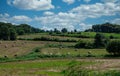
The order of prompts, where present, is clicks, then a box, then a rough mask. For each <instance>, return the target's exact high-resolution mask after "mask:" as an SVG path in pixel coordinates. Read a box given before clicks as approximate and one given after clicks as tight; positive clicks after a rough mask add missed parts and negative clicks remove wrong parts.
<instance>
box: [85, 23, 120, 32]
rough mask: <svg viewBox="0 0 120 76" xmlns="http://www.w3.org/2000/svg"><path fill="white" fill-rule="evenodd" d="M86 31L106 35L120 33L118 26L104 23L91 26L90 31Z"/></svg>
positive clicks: (119, 26)
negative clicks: (104, 33)
mask: <svg viewBox="0 0 120 76" xmlns="http://www.w3.org/2000/svg"><path fill="white" fill-rule="evenodd" d="M86 31H94V32H106V33H120V25H117V24H111V23H104V24H97V25H93V26H92V29H91V30H90V29H89V30H86Z"/></svg>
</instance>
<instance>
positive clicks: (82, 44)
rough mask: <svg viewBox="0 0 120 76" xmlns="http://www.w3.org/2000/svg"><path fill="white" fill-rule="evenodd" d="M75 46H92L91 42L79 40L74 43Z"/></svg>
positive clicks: (86, 47) (90, 47)
mask: <svg viewBox="0 0 120 76" xmlns="http://www.w3.org/2000/svg"><path fill="white" fill-rule="evenodd" d="M75 48H85V49H92V48H93V43H92V42H85V41H79V42H78V43H77V44H76V45H75Z"/></svg>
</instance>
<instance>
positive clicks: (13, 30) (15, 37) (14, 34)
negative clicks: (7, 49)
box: [10, 28, 17, 40]
mask: <svg viewBox="0 0 120 76" xmlns="http://www.w3.org/2000/svg"><path fill="white" fill-rule="evenodd" d="M16 39H17V33H16V31H15V29H13V28H10V40H16Z"/></svg>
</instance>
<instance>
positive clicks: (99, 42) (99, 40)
mask: <svg viewBox="0 0 120 76" xmlns="http://www.w3.org/2000/svg"><path fill="white" fill-rule="evenodd" d="M94 39H95V40H94V47H95V48H99V47H105V41H104V40H105V37H104V36H103V35H102V34H100V33H97V34H96V35H95V38H94Z"/></svg>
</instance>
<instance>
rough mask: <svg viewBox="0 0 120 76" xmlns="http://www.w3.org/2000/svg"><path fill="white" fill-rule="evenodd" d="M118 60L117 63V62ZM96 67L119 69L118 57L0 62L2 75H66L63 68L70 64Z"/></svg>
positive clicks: (98, 68) (0, 73) (100, 68)
mask: <svg viewBox="0 0 120 76" xmlns="http://www.w3.org/2000/svg"><path fill="white" fill-rule="evenodd" d="M116 61H117V63H116ZM73 64H75V65H80V66H81V67H87V68H93V69H94V68H95V69H96V71H97V70H99V71H100V70H101V71H102V70H105V69H109V70H110V69H112V70H113V69H114V70H115V68H116V67H117V68H116V69H118V68H120V66H119V64H120V60H118V59H52V60H48V59H45V60H34V61H22V62H7V63H0V75H2V76H5V75H7V76H8V75H11V76H13V75H14V76H39V75H40V76H64V73H63V72H62V71H63V70H65V69H67V68H68V67H69V66H70V65H73Z"/></svg>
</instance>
